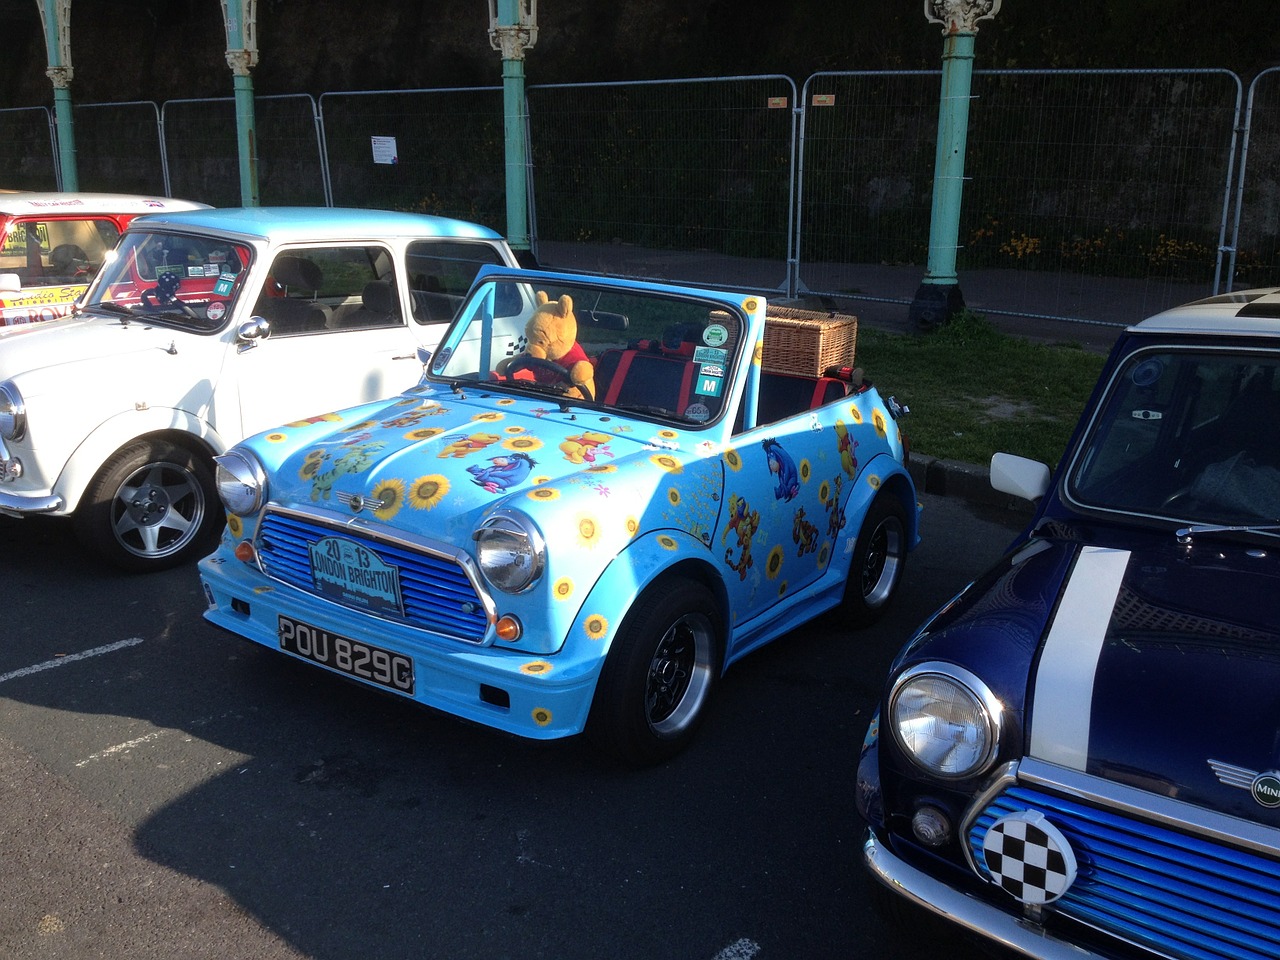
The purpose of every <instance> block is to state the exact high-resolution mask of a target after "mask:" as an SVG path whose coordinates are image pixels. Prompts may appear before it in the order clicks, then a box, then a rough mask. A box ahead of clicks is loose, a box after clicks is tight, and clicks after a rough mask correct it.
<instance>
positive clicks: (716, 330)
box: [702, 323, 729, 347]
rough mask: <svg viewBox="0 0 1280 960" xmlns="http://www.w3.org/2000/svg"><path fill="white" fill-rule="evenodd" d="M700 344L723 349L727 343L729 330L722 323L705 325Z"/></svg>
mask: <svg viewBox="0 0 1280 960" xmlns="http://www.w3.org/2000/svg"><path fill="white" fill-rule="evenodd" d="M702 342H703V343H705V344H706V345H707V346H709V347H723V346H724V345H725V344H726V343H728V342H729V329H728V328H727V327H726V326H725V325H724V324H723V323H710V324H707V327H706V329H705V330H703V331H702Z"/></svg>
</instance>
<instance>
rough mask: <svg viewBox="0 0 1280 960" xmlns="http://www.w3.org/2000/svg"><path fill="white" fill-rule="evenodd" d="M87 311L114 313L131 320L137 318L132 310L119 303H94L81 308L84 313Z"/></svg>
mask: <svg viewBox="0 0 1280 960" xmlns="http://www.w3.org/2000/svg"><path fill="white" fill-rule="evenodd" d="M86 310H101V311H102V312H103V313H114V314H115V315H116V316H118V317H128V318H129V319H130V320H132V319H134V317H135V316H136V314H135V313H134V312H133V310H132V308H130V307H126V306H124V305H122V304H119V303H111V302H110V301H106V302H102V303H93V304H89V305H88V306H85V307H81V308H80V311H81V312H82V313H83V312H84V311H86Z"/></svg>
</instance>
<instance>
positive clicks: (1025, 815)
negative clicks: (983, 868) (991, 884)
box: [982, 810, 1076, 904]
mask: <svg viewBox="0 0 1280 960" xmlns="http://www.w3.org/2000/svg"><path fill="white" fill-rule="evenodd" d="M982 853H983V857H984V858H985V859H986V862H987V869H988V870H989V871H991V878H992V879H993V880H995V882H996V883H998V884H1000V886H1001V887H1002V888H1003V889H1004V891H1005V892H1006V893H1008V894H1010V895H1011V896H1013V897H1014V898H1015V899H1017V900H1020V901H1021V902H1023V903H1036V904H1042V903H1052V902H1053V901H1054V900H1057V899H1058V898H1059V897H1060V896H1062V895H1063V894H1064V893H1066V892H1067V889H1068V888H1069V887H1070V886H1071V884H1072V883H1073V882H1074V881H1075V879H1076V857H1075V853H1074V851H1073V850H1072V849H1071V844H1070V843H1068V842H1067V838H1066V837H1064V836H1063V835H1062V831H1060V830H1059V829H1058V828H1057V827H1055V826H1054V825H1053V824H1051V823H1050V822H1049V821H1048V820H1046V819H1045V817H1044V814H1042V813H1040V812H1038V811H1036V810H1020V811H1018V812H1017V813H1010V814H1007V815H1006V816H1003V817H1001V818H1000V819H999V820H997V821H996V822H995V823H993V824H992V825H991V829H990V830H988V831H987V835H986V836H985V837H983V839H982Z"/></svg>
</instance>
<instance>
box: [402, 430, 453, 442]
mask: <svg viewBox="0 0 1280 960" xmlns="http://www.w3.org/2000/svg"><path fill="white" fill-rule="evenodd" d="M442 433H444V428H443V427H421V428H420V429H418V430H410V431H409V432H408V433H406V434H405V435H404V438H405V439H406V440H430V439H431V438H432V437H435V436H439V435H440V434H442Z"/></svg>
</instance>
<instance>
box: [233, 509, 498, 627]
mask: <svg viewBox="0 0 1280 960" xmlns="http://www.w3.org/2000/svg"><path fill="white" fill-rule="evenodd" d="M327 536H341V537H344V538H346V539H348V540H353V541H356V542H357V543H360V544H361V545H362V546H365V547H367V548H368V549H370V550H372V551H373V552H374V553H376V554H378V556H379V557H381V558H382V559H383V561H384V562H386V563H388V564H391V565H393V566H395V567H397V568H398V569H399V571H400V590H401V594H402V596H403V599H404V615H403V616H402V617H401V616H396V615H395V614H391V613H387V612H376V611H371V610H366V609H364V608H363V607H358V606H355V605H348V604H344V606H347V607H348V608H349V609H352V610H359V611H360V612H362V613H365V614H367V615H369V616H372V617H378V618H380V619H383V620H388V621H391V622H396V623H404V624H407V625H409V626H412V627H419V628H422V629H424V630H430V631H431V632H433V633H438V634H442V635H444V636H447V637H450V638H451V639H455V640H461V641H464V642H467V643H473V644H478V645H487V644H490V643H492V642H493V640H494V633H493V627H492V624H493V621H494V617H495V614H494V609H495V606H494V603H493V599H492V598H491V597H490V596H489V594H488V592H487V591H486V590H485V589H484V587H483V586H482V581H481V578H480V574H479V571H478V570H477V569H476V567H475V563H474V562H473V561H472V559H471V557H470V556H468V555H467V554H466V553H464V552H462V551H460V550H456V549H454V548H453V547H450V546H448V545H447V544H442V543H438V542H434V541H430V540H427V539H425V538H419V537H412V536H409V535H406V534H404V533H401V532H396V533H391V532H390V531H388V530H386V529H384V528H381V527H379V526H378V525H377V524H376V523H373V522H370V521H369V520H366V519H364V518H360V517H352V516H350V515H344V514H340V513H335V512H332V511H328V510H323V509H312V510H307V511H301V510H292V509H288V508H285V507H279V506H271V507H268V508H267V510H266V511H265V512H264V513H263V514H262V517H261V519H260V521H259V523H258V528H257V531H256V533H255V534H254V546H255V548H256V549H257V553H258V567H259V569H260V570H261V571H262V572H263V573H264V574H265V575H266V576H268V577H270V578H271V579H272V580H277V581H279V582H280V583H284V584H287V585H289V586H291V587H293V588H295V589H298V590H303V591H305V592H307V593H309V594H311V595H312V596H316V597H321V598H322V599H324V600H326V601H328V602H331V603H339V602H340V601H337V600H335V599H334V598H333V597H332V596H329V595H325V594H322V593H320V592H319V590H317V588H316V585H315V582H314V580H313V579H312V576H311V561H310V553H309V544H310V543H312V542H314V541H316V540H318V539H320V538H322V537H327Z"/></svg>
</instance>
